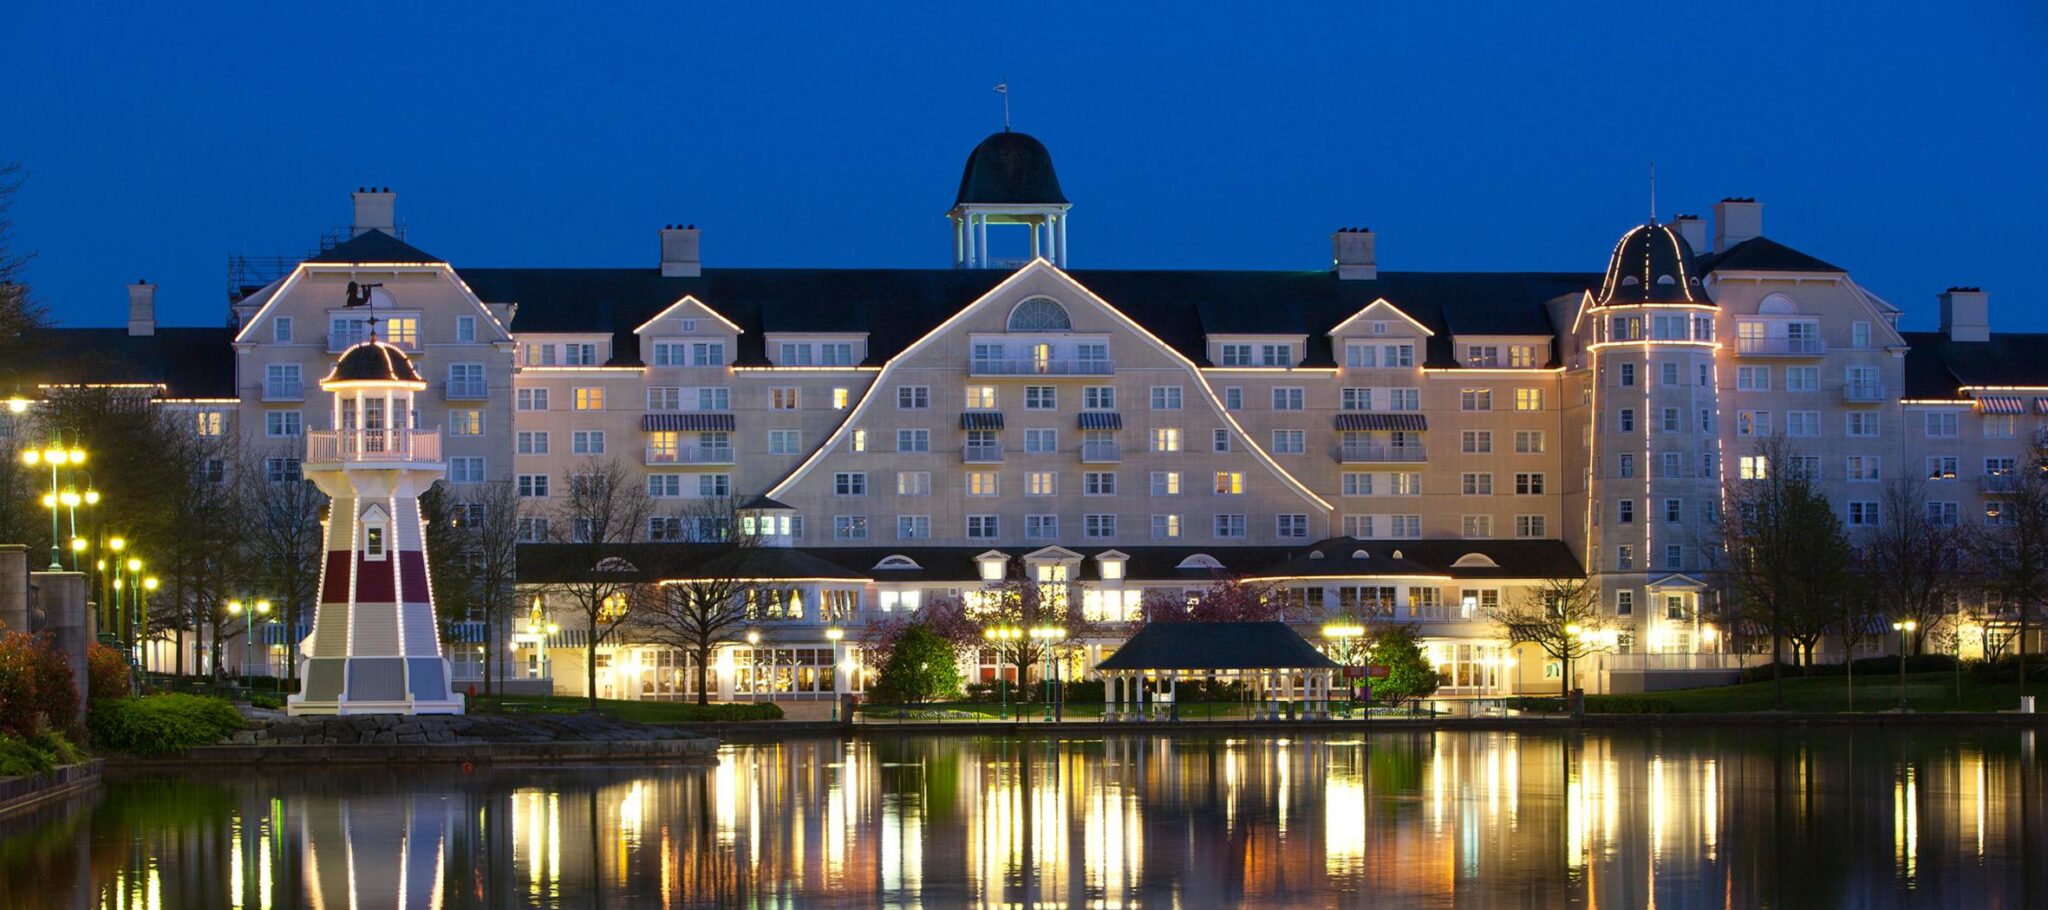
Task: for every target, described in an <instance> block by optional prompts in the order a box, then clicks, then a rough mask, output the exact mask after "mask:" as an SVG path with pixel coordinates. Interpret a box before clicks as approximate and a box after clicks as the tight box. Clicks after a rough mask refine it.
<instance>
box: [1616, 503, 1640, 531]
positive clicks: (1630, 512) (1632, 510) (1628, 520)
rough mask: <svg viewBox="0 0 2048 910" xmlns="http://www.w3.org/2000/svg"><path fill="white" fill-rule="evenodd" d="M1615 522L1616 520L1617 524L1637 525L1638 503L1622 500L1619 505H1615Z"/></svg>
mask: <svg viewBox="0 0 2048 910" xmlns="http://www.w3.org/2000/svg"><path fill="white" fill-rule="evenodd" d="M1614 520H1615V522H1616V523H1619V524H1625V525H1632V524H1635V523H1636V501H1635V500H1633V499H1624V500H1621V501H1620V502H1617V503H1615V504H1614Z"/></svg>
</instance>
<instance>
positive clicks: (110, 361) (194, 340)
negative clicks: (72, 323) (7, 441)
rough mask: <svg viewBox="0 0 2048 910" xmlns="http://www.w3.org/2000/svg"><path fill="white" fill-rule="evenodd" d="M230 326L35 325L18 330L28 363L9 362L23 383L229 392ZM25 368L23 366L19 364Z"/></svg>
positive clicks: (182, 393)
mask: <svg viewBox="0 0 2048 910" xmlns="http://www.w3.org/2000/svg"><path fill="white" fill-rule="evenodd" d="M234 337H235V331H234V330H233V329H230V328H225V327H222V328H159V329H157V330H156V334H154V335H130V334H128V330H127V329H125V328H119V329H73V328H52V329H35V330H31V331H29V332H26V333H23V335H22V341H23V345H22V349H23V351H24V352H26V353H27V354H28V357H27V358H26V359H29V360H31V361H32V363H31V364H29V365H10V366H9V367H7V368H5V371H6V372H7V373H9V374H17V370H19V372H18V375H19V376H20V377H21V380H22V381H23V382H24V383H36V382H48V383H58V384H63V383H94V384H103V383H120V384H126V383H150V384H156V385H161V386H163V387H164V388H165V390H166V391H165V394H166V395H167V396H168V397H171V398H233V397H235V351H234V347H233V341H234ZM23 366H25V367H26V368H25V369H23V368H22V367H23Z"/></svg>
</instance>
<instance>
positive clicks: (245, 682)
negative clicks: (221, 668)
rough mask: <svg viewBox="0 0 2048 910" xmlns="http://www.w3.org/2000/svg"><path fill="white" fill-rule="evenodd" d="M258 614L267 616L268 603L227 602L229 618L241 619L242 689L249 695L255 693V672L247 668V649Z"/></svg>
mask: <svg viewBox="0 0 2048 910" xmlns="http://www.w3.org/2000/svg"><path fill="white" fill-rule="evenodd" d="M258 613H261V614H263V615H264V616H269V615H270V601H268V600H257V601H256V602H255V603H252V604H244V603H243V602H242V601H240V600H230V601H228V614H229V615H230V616H240V617H242V618H243V622H242V688H244V689H247V690H248V691H249V692H251V693H254V692H255V691H256V674H255V671H253V670H251V669H250V668H249V648H250V645H251V639H254V638H255V637H256V614H258Z"/></svg>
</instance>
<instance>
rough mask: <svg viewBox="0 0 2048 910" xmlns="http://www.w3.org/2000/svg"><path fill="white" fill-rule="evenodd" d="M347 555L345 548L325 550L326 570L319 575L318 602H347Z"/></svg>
mask: <svg viewBox="0 0 2048 910" xmlns="http://www.w3.org/2000/svg"><path fill="white" fill-rule="evenodd" d="M348 557H349V552H348V551H347V550H329V551H327V571H326V573H325V574H324V575H322V576H321V577H322V578H324V579H325V581H324V582H323V583H322V584H321V585H320V602H321V603H324V604H345V603H348Z"/></svg>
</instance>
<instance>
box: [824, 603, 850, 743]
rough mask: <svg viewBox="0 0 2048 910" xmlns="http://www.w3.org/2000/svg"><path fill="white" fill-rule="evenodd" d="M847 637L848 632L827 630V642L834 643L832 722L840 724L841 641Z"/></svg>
mask: <svg viewBox="0 0 2048 910" xmlns="http://www.w3.org/2000/svg"><path fill="white" fill-rule="evenodd" d="M845 637H846V630H845V629H842V628H839V627H838V626H833V627H831V628H829V629H826V630H825V640H826V641H829V642H831V643H832V722H833V723H835V724H836V723H838V722H839V640H840V639H842V638H845Z"/></svg>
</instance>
